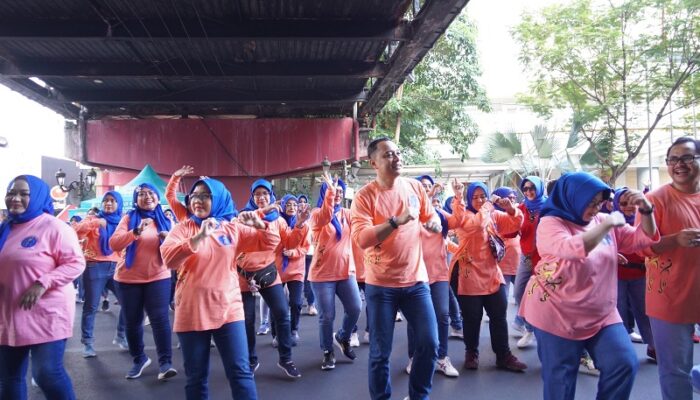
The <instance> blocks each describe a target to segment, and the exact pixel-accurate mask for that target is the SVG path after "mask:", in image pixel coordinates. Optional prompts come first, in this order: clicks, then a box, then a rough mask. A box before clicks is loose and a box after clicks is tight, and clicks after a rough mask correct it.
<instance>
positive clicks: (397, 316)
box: [396, 311, 403, 322]
mask: <svg viewBox="0 0 700 400" xmlns="http://www.w3.org/2000/svg"><path fill="white" fill-rule="evenodd" d="M401 321H403V315H401V311H399V312H397V313H396V322H401Z"/></svg>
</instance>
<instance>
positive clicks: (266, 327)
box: [258, 322, 270, 335]
mask: <svg viewBox="0 0 700 400" xmlns="http://www.w3.org/2000/svg"><path fill="white" fill-rule="evenodd" d="M268 333H270V323H269V322H263V323H262V324H260V327H259V328H258V335H267V334H268Z"/></svg>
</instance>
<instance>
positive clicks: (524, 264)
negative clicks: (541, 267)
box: [513, 255, 534, 332]
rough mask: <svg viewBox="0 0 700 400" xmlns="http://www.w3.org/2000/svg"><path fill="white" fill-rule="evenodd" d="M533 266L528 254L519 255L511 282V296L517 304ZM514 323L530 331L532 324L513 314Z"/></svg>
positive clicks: (521, 297) (523, 292) (520, 299)
mask: <svg viewBox="0 0 700 400" xmlns="http://www.w3.org/2000/svg"><path fill="white" fill-rule="evenodd" d="M533 268H534V266H533V265H532V259H531V258H530V257H528V256H525V255H522V256H520V264H518V270H517V271H516V272H515V283H514V284H513V296H514V297H515V303H516V304H517V305H518V306H519V305H520V302H521V301H522V299H523V295H524V294H525V288H526V287H527V282H528V281H529V280H530V277H531V276H532V270H533ZM515 323H516V324H518V325H524V326H525V329H526V330H528V331H529V332H532V325H530V324H528V323H527V322H526V321H525V320H524V319H523V318H522V317H521V316H519V315H516V316H515Z"/></svg>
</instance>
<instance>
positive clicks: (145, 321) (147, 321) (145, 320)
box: [143, 315, 151, 326]
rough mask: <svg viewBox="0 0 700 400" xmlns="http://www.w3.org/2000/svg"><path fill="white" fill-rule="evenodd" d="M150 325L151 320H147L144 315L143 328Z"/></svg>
mask: <svg viewBox="0 0 700 400" xmlns="http://www.w3.org/2000/svg"><path fill="white" fill-rule="evenodd" d="M150 324H151V319H150V318H148V315H146V316H145V317H143V326H148V325H150Z"/></svg>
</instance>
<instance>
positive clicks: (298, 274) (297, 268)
mask: <svg viewBox="0 0 700 400" xmlns="http://www.w3.org/2000/svg"><path fill="white" fill-rule="evenodd" d="M287 239H288V240H287V242H289V237H288V238H287ZM309 246H310V244H309V240H308V235H307V236H304V238H303V239H302V242H301V243H300V244H299V245H297V246H294V247H291V246H289V243H283V242H281V241H280V244H279V245H278V246H277V249H275V265H276V266H277V271H278V272H279V274H280V279H281V280H282V282H283V283H286V282H289V281H299V282H303V281H304V274H305V273H306V253H307V252H308V251H309ZM285 249H286V250H288V251H290V252H291V253H292V254H291V255H290V256H289V257H288V258H289V263H288V264H287V269H285V270H284V271H282V261H283V259H282V251H283V250H285Z"/></svg>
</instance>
